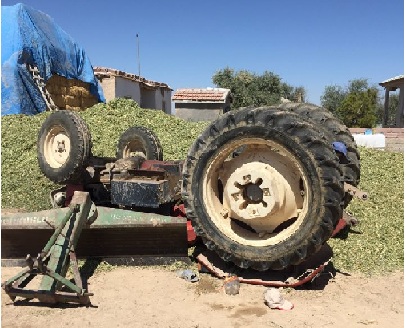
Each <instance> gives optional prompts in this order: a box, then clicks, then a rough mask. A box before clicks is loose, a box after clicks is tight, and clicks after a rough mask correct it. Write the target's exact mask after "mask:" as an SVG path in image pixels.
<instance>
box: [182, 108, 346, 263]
mask: <svg viewBox="0 0 406 328" xmlns="http://www.w3.org/2000/svg"><path fill="white" fill-rule="evenodd" d="M251 127H252V128H255V130H262V131H264V132H266V133H265V134H264V135H263V137H264V138H269V139H276V140H277V141H278V142H283V140H286V139H289V140H290V142H291V143H292V144H295V146H296V147H297V149H300V152H301V154H302V155H303V156H305V157H306V158H307V160H308V161H309V163H310V164H307V165H308V166H309V167H312V173H311V174H313V175H314V176H312V178H311V179H309V180H310V181H311V182H310V183H311V184H312V186H313V187H312V188H313V189H314V190H315V191H316V192H317V195H313V196H312V197H313V198H314V199H313V200H314V202H312V203H311V204H312V205H311V207H312V209H311V210H309V213H308V219H306V220H304V223H303V224H302V226H301V228H300V229H299V230H301V229H303V231H300V232H298V234H299V235H300V236H301V237H299V236H296V235H295V234H294V236H293V237H292V238H288V240H284V241H282V242H280V243H278V244H276V245H272V246H266V247H261V248H258V247H254V246H247V245H241V244H239V243H237V242H235V241H233V240H231V239H230V238H228V237H227V236H224V235H223V234H222V233H221V231H219V229H218V228H217V227H216V226H215V224H214V223H213V222H212V221H211V219H210V217H209V216H208V214H207V211H206V209H205V204H204V201H203V200H202V186H201V185H202V184H201V183H200V182H201V180H202V179H203V177H202V176H199V175H202V174H204V170H205V166H206V165H208V164H207V162H208V159H209V158H210V156H212V155H213V154H214V153H215V151H216V149H218V147H220V145H223V144H224V142H227V141H225V140H226V139H227V138H229V136H230V135H232V131H237V132H240V135H242V134H244V133H249V132H250V131H253V130H254V129H252V130H251V129H250V128H251ZM237 132H236V134H238V133H237ZM294 148H295V147H291V148H290V149H291V150H292V151H295V150H294ZM300 160H302V159H300ZM341 174H342V173H341V169H340V166H339V164H338V159H337V156H336V154H335V153H334V151H333V150H332V148H331V145H330V144H329V140H328V139H327V138H325V137H324V136H323V133H322V132H320V131H319V130H318V129H317V127H316V126H314V125H313V124H311V123H310V122H308V121H306V120H303V119H302V118H300V117H299V116H298V115H297V114H295V113H290V112H286V111H281V110H280V109H275V108H257V109H254V108H245V109H241V110H238V111H234V112H229V113H226V114H225V115H223V116H222V117H220V118H219V119H218V120H216V121H214V122H213V123H211V125H210V126H209V127H208V128H207V129H206V130H205V131H204V132H203V133H202V134H201V135H200V137H199V138H198V139H197V140H196V141H195V142H194V144H193V145H192V146H191V148H190V150H189V153H188V156H187V160H186V162H185V164H184V168H183V181H182V196H183V200H184V203H185V208H186V214H187V217H188V218H189V219H190V220H191V221H192V224H193V226H194V229H195V231H196V234H197V235H199V236H201V237H202V239H203V241H204V243H205V244H206V246H207V248H209V249H212V250H215V251H216V252H217V253H218V254H219V256H220V257H222V258H223V259H224V260H225V261H232V262H234V263H235V264H236V265H238V266H240V267H242V268H248V267H251V268H254V269H257V270H261V271H262V270H267V269H276V270H277V269H283V268H285V267H287V266H288V265H294V264H298V263H300V262H302V261H303V260H305V259H306V258H308V257H309V256H310V255H312V254H314V253H315V252H316V251H317V250H318V249H319V248H320V247H321V246H322V244H323V243H324V242H325V241H326V240H327V239H329V238H330V236H331V233H332V231H333V228H334V227H335V225H336V224H337V222H338V220H339V219H340V218H341V216H342V210H343V209H342V198H343V196H344V192H343V185H342V179H341ZM199 179H200V180H199ZM302 235H303V236H302Z"/></svg>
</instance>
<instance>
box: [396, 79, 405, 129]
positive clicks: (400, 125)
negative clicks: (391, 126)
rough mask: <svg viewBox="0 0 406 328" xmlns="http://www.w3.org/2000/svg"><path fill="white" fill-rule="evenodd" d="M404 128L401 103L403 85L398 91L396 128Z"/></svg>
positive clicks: (402, 103) (402, 104) (402, 105)
mask: <svg viewBox="0 0 406 328" xmlns="http://www.w3.org/2000/svg"><path fill="white" fill-rule="evenodd" d="M403 126H404V102H403V85H402V86H401V87H400V91H399V106H398V108H397V110H396V127H398V128H403Z"/></svg>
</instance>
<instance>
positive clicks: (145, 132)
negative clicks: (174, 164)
mask: <svg viewBox="0 0 406 328" xmlns="http://www.w3.org/2000/svg"><path fill="white" fill-rule="evenodd" d="M116 156H117V158H119V159H120V158H128V157H133V156H142V157H144V158H145V159H149V160H158V161H162V160H163V150H162V146H161V143H160V142H159V139H158V137H157V135H156V134H155V133H154V132H152V131H151V130H149V129H147V128H145V127H142V126H133V127H131V128H129V129H128V130H126V131H125V132H124V133H123V134H122V135H121V137H120V139H119V141H118V143H117V153H116Z"/></svg>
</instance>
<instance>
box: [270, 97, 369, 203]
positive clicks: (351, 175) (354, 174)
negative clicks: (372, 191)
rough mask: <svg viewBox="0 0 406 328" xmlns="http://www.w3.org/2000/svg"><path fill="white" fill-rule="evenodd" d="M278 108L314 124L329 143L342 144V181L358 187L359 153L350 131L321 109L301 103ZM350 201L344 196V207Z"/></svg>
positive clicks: (349, 197)
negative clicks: (344, 156)
mask: <svg viewBox="0 0 406 328" xmlns="http://www.w3.org/2000/svg"><path fill="white" fill-rule="evenodd" d="M278 108H280V109H283V110H287V111H291V112H294V113H296V114H298V115H299V116H301V117H303V118H306V119H309V120H310V121H312V122H314V123H315V124H316V125H318V126H319V128H321V129H322V130H324V131H325V132H326V134H330V136H331V137H330V139H331V142H333V141H340V142H342V143H344V144H345V145H346V147H347V151H348V152H347V157H348V159H349V160H348V161H345V162H341V163H340V165H341V167H342V170H343V180H344V182H347V183H349V184H350V185H353V186H354V187H356V186H358V184H359V180H360V176H361V165H360V153H359V151H358V149H357V145H356V143H355V141H354V137H353V136H352V134H351V132H350V130H348V128H347V127H346V126H345V125H344V124H343V123H342V122H341V121H340V120H339V119H337V118H336V117H335V116H334V115H333V113H331V112H329V111H328V110H326V109H324V108H322V107H319V106H316V105H312V104H303V103H283V104H281V105H279V106H278ZM351 199H352V196H351V195H350V194H346V195H345V197H344V207H347V206H348V204H349V203H350V202H351Z"/></svg>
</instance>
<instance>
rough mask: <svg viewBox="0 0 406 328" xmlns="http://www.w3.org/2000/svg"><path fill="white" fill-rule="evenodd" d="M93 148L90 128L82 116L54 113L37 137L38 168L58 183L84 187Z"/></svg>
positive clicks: (71, 113) (68, 112) (70, 113)
mask: <svg viewBox="0 0 406 328" xmlns="http://www.w3.org/2000/svg"><path fill="white" fill-rule="evenodd" d="M91 147H92V141H91V136H90V132H89V128H88V126H87V124H86V123H85V121H84V120H83V119H82V118H81V117H80V116H79V114H77V113H76V112H71V111H67V110H61V111H57V112H54V113H52V114H51V115H49V116H48V117H47V118H46V120H45V121H44V123H43V124H42V126H41V129H40V131H39V134H38V145H37V157H38V163H39V167H40V169H41V171H42V173H43V174H44V175H45V176H46V177H47V178H48V179H50V180H51V181H53V182H55V183H81V182H82V180H83V178H84V171H85V168H86V166H87V164H88V162H89V158H90V156H91Z"/></svg>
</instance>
